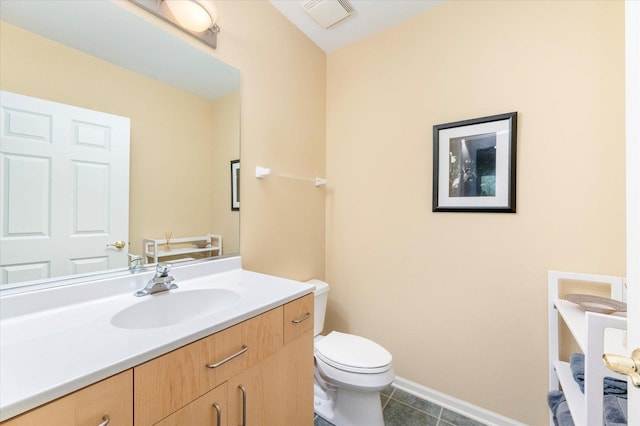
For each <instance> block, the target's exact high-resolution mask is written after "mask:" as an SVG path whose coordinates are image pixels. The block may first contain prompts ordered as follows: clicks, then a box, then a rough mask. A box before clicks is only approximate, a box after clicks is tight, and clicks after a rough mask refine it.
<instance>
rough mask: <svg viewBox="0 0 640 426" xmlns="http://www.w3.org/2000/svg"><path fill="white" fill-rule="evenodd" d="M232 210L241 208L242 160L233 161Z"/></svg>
mask: <svg viewBox="0 0 640 426" xmlns="http://www.w3.org/2000/svg"><path fill="white" fill-rule="evenodd" d="M231 210H233V211H237V210H240V160H233V161H231Z"/></svg>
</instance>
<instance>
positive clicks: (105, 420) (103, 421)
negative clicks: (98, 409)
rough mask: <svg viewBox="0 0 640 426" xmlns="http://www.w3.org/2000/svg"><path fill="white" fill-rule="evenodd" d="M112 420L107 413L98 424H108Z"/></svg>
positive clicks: (102, 425) (100, 425)
mask: <svg viewBox="0 0 640 426" xmlns="http://www.w3.org/2000/svg"><path fill="white" fill-rule="evenodd" d="M110 421H111V418H110V417H109V415H108V414H105V415H104V417H102V423H100V424H99V425H98V426H107V425H108V424H109V422H110Z"/></svg>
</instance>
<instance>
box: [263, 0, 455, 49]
mask: <svg viewBox="0 0 640 426" xmlns="http://www.w3.org/2000/svg"><path fill="white" fill-rule="evenodd" d="M321 1H336V0H321ZM444 1H445V0H350V4H351V6H352V7H353V9H354V10H355V13H354V14H353V15H352V16H350V17H349V18H347V19H345V20H344V21H342V22H339V23H338V24H336V25H334V26H333V27H330V28H328V29H324V28H322V27H321V26H320V25H318V24H317V23H316V22H315V21H314V20H313V19H312V18H311V17H310V16H309V15H308V14H307V13H306V12H305V11H304V8H303V5H304V4H305V3H308V2H309V0H269V2H270V3H271V4H273V5H274V6H275V7H276V8H277V9H278V10H279V11H280V13H282V14H283V15H284V16H285V17H286V18H287V19H289V20H290V21H291V22H293V24H294V25H295V26H296V27H298V28H299V29H300V30H301V31H302V32H303V33H305V34H306V35H307V37H309V38H310V39H311V40H312V41H313V42H314V43H315V44H317V45H318V46H319V47H320V48H321V49H322V50H324V51H325V52H327V53H328V52H332V51H334V50H337V49H340V48H341V47H344V46H347V45H349V44H351V43H354V42H356V41H358V40H361V39H363V38H365V37H367V36H369V35H371V34H375V33H377V32H380V31H382V30H384V29H386V28H389V27H391V26H393V25H396V24H399V23H400V22H402V21H405V20H407V19H409V18H411V17H413V16H416V15H419V14H420V13H423V12H424V11H426V10H428V9H431V8H433V7H435V6H438V5H440V4H442V3H444Z"/></svg>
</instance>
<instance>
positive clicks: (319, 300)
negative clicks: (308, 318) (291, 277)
mask: <svg viewBox="0 0 640 426" xmlns="http://www.w3.org/2000/svg"><path fill="white" fill-rule="evenodd" d="M307 284H311V285H313V286H315V287H316V289H315V290H314V291H313V298H314V300H313V309H314V317H313V335H314V336H317V335H319V334H320V333H321V332H322V329H323V328H324V316H325V313H326V312H327V300H328V299H329V284H327V283H325V282H324V281H320V280H309V281H307Z"/></svg>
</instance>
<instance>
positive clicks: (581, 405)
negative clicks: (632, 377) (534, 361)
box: [548, 271, 627, 426]
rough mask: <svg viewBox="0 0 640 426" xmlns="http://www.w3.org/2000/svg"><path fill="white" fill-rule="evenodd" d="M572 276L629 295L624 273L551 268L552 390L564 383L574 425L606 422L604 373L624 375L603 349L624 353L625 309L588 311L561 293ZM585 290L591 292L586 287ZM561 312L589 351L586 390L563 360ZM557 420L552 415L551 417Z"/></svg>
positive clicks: (585, 351) (593, 425) (621, 295)
mask: <svg viewBox="0 0 640 426" xmlns="http://www.w3.org/2000/svg"><path fill="white" fill-rule="evenodd" d="M564 280H569V281H573V282H585V283H589V284H591V285H596V286H598V287H599V286H605V288H607V287H608V289H609V290H610V293H611V295H610V296H609V297H611V298H612V299H614V300H620V301H625V291H624V281H623V279H622V278H621V277H613V276H605V275H591V274H578V273H571V272H557V271H549V276H548V285H549V390H550V391H551V390H558V389H560V387H562V391H563V392H564V395H565V398H566V400H567V405H568V406H569V410H570V411H571V417H573V421H574V423H575V424H576V425H583V426H602V424H603V422H602V409H603V400H602V397H603V392H604V387H603V379H604V377H613V378H617V379H620V380H626V376H623V375H620V374H617V373H614V372H612V371H610V370H608V369H607V368H606V367H605V365H604V363H603V362H602V354H604V353H610V354H622V355H624V354H626V353H627V350H626V329H627V318H626V317H625V316H623V315H621V314H612V315H605V314H599V313H595V312H585V311H584V310H582V308H580V307H579V306H578V305H576V304H575V303H572V302H569V301H568V300H564V299H562V298H561V297H560V293H559V287H560V282H561V281H564ZM585 293H587V292H586V291H585ZM560 318H562V320H563V321H564V323H565V324H566V325H567V327H568V329H569V331H570V332H571V334H572V335H573V337H574V339H575V341H576V343H577V344H578V346H579V347H580V350H581V351H582V353H583V354H584V355H585V362H584V393H582V392H581V391H580V387H579V386H578V383H577V382H576V381H575V380H574V378H573V374H572V372H571V367H570V365H569V363H568V362H565V361H562V360H560V339H559V331H558V325H559V322H560ZM550 424H551V425H553V420H552V419H551V420H550Z"/></svg>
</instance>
